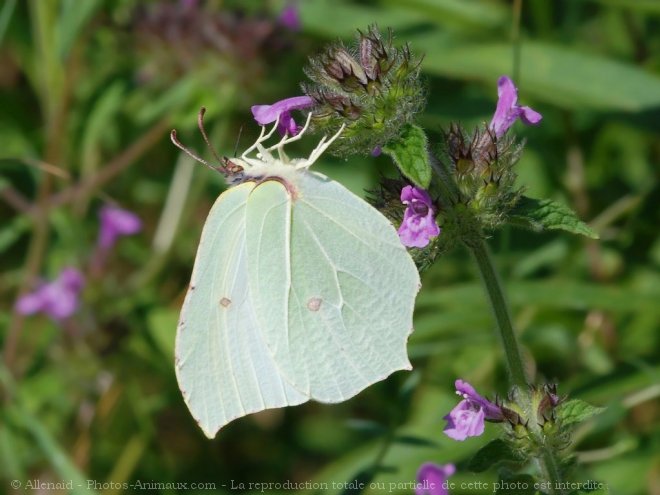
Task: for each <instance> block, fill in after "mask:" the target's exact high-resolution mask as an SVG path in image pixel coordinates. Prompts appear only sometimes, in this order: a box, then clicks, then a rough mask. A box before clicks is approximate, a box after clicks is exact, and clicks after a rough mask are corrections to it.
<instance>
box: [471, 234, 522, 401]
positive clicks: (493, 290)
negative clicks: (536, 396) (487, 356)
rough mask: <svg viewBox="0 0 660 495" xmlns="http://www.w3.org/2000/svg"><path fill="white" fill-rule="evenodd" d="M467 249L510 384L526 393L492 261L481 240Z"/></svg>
mask: <svg viewBox="0 0 660 495" xmlns="http://www.w3.org/2000/svg"><path fill="white" fill-rule="evenodd" d="M467 247H468V249H469V250H470V252H471V253H472V255H473V256H474V259H475V261H476V262H477V266H478V267H479V271H480V273H481V278H482V280H483V282H484V287H485V288H486V293H487V294H488V300H489V301H490V305H491V308H492V310H493V315H494V316H495V321H496V322H497V330H498V334H499V336H500V341H501V343H502V348H503V349H504V356H505V358H506V363H507V368H508V370H509V376H510V378H511V382H512V383H513V384H514V385H517V386H518V387H520V389H521V391H526V390H527V388H528V386H527V377H526V376H525V367H524V364H523V360H522V356H521V354H520V349H519V347H518V341H517V340H516V335H515V333H514V331H513V325H512V324H511V316H510V315H509V308H508V307H507V304H506V299H505V297H504V291H503V289H502V285H501V284H500V280H499V277H498V276H497V272H496V271H495V266H494V265H493V260H492V259H491V256H490V253H489V252H488V246H487V245H486V243H485V241H484V240H483V239H479V240H474V241H473V242H470V243H469V244H467Z"/></svg>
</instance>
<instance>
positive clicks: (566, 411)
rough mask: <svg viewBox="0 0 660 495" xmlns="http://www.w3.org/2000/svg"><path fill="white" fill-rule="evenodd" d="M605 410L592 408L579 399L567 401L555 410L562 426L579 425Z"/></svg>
mask: <svg viewBox="0 0 660 495" xmlns="http://www.w3.org/2000/svg"><path fill="white" fill-rule="evenodd" d="M604 410H605V408H604V407H596V406H592V405H591V404H589V403H588V402H585V401H583V400H580V399H573V400H569V401H568V402H565V403H563V404H561V405H560V406H559V407H558V408H557V419H558V420H559V422H560V423H561V424H562V426H567V425H572V424H574V423H581V422H582V421H584V420H586V419H589V418H590V417H592V416H595V415H596V414H600V413H601V412H603V411H604Z"/></svg>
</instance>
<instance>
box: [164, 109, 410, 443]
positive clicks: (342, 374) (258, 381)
mask: <svg viewBox="0 0 660 495" xmlns="http://www.w3.org/2000/svg"><path fill="white" fill-rule="evenodd" d="M202 117H203V109H202V112H200V119H199V123H200V129H201V131H202V135H203V136H204V138H205V140H206V142H207V144H208V143H209V142H208V138H207V136H206V133H205V131H204V127H203V124H202ZM310 117H311V115H310ZM309 123H310V119H309V118H308V119H307V123H306V125H305V127H304V128H303V129H302V130H301V132H300V133H299V134H297V135H296V136H294V137H287V136H285V137H284V138H283V139H282V140H281V141H279V142H278V143H277V144H275V145H274V146H271V147H265V146H264V142H265V141H267V140H268V139H269V138H270V137H271V135H272V134H273V132H274V131H275V129H276V128H277V122H275V124H274V126H273V129H272V130H271V131H270V132H269V133H268V134H265V133H266V129H265V127H262V130H261V134H260V136H259V138H258V139H257V141H256V142H255V143H254V144H253V145H252V146H250V147H249V148H248V149H247V150H246V151H245V153H243V155H242V156H241V158H240V159H239V158H236V159H232V160H231V161H229V160H227V159H225V160H224V161H223V163H224V165H223V166H222V167H211V168H214V169H217V170H221V171H222V172H223V173H225V175H226V176H227V178H228V180H229V182H230V183H231V184H233V185H232V187H230V188H229V189H228V190H226V191H225V192H223V193H222V194H221V195H220V197H219V198H218V199H217V200H216V202H215V204H214V205H213V208H212V209H211V212H210V213H209V216H208V218H207V219H206V223H205V224H204V228H203V231H202V237H201V241H200V243H199V248H198V251H197V257H196V259H195V266H194V268H193V273H192V278H191V281H190V287H189V290H188V293H187V295H186V298H185V301H184V304H183V309H182V310H181V316H180V320H179V326H178V331H177V337H176V358H175V361H176V362H175V366H176V375H177V379H178V381H179V387H180V388H181V391H182V393H183V397H184V400H185V402H186V404H187V405H188V408H189V409H190V412H191V413H192V415H193V417H194V418H195V419H196V420H197V422H198V423H199V426H200V427H201V428H202V430H203V431H204V433H205V434H206V436H208V437H209V438H213V437H214V436H215V435H216V433H217V432H218V430H219V429H220V428H222V427H223V426H224V425H226V424H227V423H229V422H230V421H232V420H234V419H236V418H240V417H242V416H245V415H247V414H250V413H255V412H258V411H263V410H265V409H271V408H278V407H284V406H292V405H297V404H301V403H303V402H306V401H308V400H310V399H313V400H316V401H319V402H325V403H335V402H342V401H345V400H347V399H349V398H351V397H353V396H354V395H356V394H357V393H359V392H360V391H361V390H363V389H364V388H366V387H368V386H369V385H371V384H373V383H375V382H377V381H380V380H383V379H384V378H386V377H387V376H389V375H390V374H391V373H393V372H394V371H397V370H402V369H406V370H407V369H411V366H410V362H409V361H408V356H407V353H406V343H407V340H408V336H409V335H410V333H411V332H412V314H413V306H414V302H415V296H416V294H417V292H418V290H419V287H420V283H419V274H418V272H417V269H416V267H415V264H414V262H413V261H412V259H411V257H410V255H409V254H408V252H407V251H406V249H405V248H404V247H403V245H402V244H401V242H400V240H399V237H398V235H397V233H396V231H395V229H394V227H393V226H392V224H391V223H390V222H389V221H388V220H387V219H386V218H385V217H384V216H383V215H382V214H381V213H380V212H378V211H377V210H376V209H375V208H373V207H372V206H370V205H369V204H368V203H367V202H365V201H364V200H363V199H361V198H359V197H358V196H356V195H355V194H353V193H351V192H350V191H349V190H348V189H346V188H345V187H344V186H342V185H341V184H339V183H338V182H335V181H333V180H330V179H328V178H327V177H326V176H324V175H322V174H320V173H317V172H312V171H310V170H309V167H310V166H311V165H312V164H313V163H314V162H315V161H316V160H317V159H318V158H319V157H320V156H321V154H322V153H323V152H324V151H325V150H326V149H327V148H328V146H330V144H331V143H332V142H333V141H334V140H335V139H337V137H338V136H339V134H340V132H341V130H340V132H338V133H337V134H336V135H335V136H333V137H332V138H331V139H329V140H326V137H324V138H323V139H322V140H321V142H320V143H319V144H318V146H317V147H316V149H314V151H313V152H312V153H311V155H310V156H309V158H307V159H293V160H291V159H289V158H288V157H287V156H286V154H285V153H284V149H283V148H284V145H286V144H288V143H291V142H293V141H296V140H298V139H300V138H301V137H302V136H303V135H304V133H305V131H306V130H307V128H308V127H309ZM172 141H173V142H174V143H175V144H176V145H177V146H179V147H180V148H181V149H183V150H184V151H186V152H187V153H189V154H191V156H193V158H195V159H199V158H198V157H197V156H196V155H193V154H192V153H190V152H189V151H188V150H187V149H185V148H184V147H183V146H182V145H181V144H180V143H179V142H178V141H177V139H176V134H175V133H174V131H173V133H172ZM209 146H210V144H209ZM211 149H212V148H211ZM275 151H276V152H277V158H275V157H274V156H273V154H272V153H273V152H275ZM253 153H254V156H250V155H251V154H253ZM214 155H215V156H216V158H218V156H217V153H215V152H214ZM218 159H219V158H218ZM199 160H200V161H202V162H203V163H205V164H206V165H208V166H211V165H209V164H208V163H206V162H204V161H203V160H201V159H199Z"/></svg>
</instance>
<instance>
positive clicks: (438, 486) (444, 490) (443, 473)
mask: <svg viewBox="0 0 660 495" xmlns="http://www.w3.org/2000/svg"><path fill="white" fill-rule="evenodd" d="M455 471H456V466H454V465H453V464H445V465H444V466H441V465H439V464H434V463H432V462H427V463H425V464H422V465H421V466H420V468H419V471H417V486H416V487H415V495H447V494H448V493H449V490H448V488H449V484H448V483H447V478H449V477H450V476H451V475H452V474H454V472H455Z"/></svg>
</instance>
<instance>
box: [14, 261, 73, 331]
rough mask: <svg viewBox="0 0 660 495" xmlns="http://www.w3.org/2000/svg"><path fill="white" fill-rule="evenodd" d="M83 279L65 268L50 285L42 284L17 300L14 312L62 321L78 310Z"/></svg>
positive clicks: (71, 269) (70, 269)
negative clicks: (39, 314)
mask: <svg viewBox="0 0 660 495" xmlns="http://www.w3.org/2000/svg"><path fill="white" fill-rule="evenodd" d="M84 285H85V279H84V277H83V275H82V273H80V271H78V270H77V269H76V268H65V269H63V270H62V271H61V272H60V274H59V275H58V276H57V278H56V279H55V280H53V281H52V282H50V283H42V284H41V285H40V286H39V287H37V288H36V289H35V290H34V291H32V292H30V293H29V294H25V295H24V296H22V297H21V298H19V300H18V302H17V303H16V311H17V312H18V313H20V314H22V315H32V314H35V313H40V312H41V313H45V314H47V315H48V316H50V317H51V318H53V319H54V320H64V319H66V318H68V317H69V316H71V315H72V314H73V313H75V312H76V310H77V309H78V299H79V296H80V291H81V290H82V288H83V286H84Z"/></svg>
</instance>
